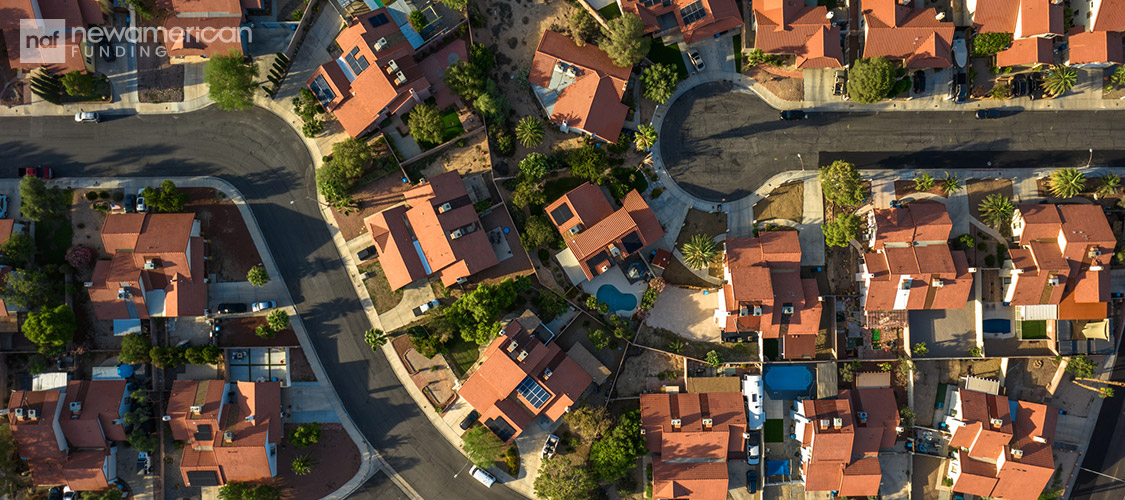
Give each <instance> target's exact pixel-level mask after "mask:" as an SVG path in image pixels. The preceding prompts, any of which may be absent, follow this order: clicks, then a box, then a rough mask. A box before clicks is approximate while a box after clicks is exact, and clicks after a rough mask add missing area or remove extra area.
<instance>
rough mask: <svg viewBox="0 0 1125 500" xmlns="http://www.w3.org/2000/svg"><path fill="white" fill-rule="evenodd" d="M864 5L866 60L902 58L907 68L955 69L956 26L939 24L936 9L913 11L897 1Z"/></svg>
mask: <svg viewBox="0 0 1125 500" xmlns="http://www.w3.org/2000/svg"><path fill="white" fill-rule="evenodd" d="M864 6H865V7H867V8H865V9H864V11H863V15H864V19H865V20H866V23H867V32H866V35H865V40H864V47H863V57H887V58H891V59H903V60H905V62H906V67H907V68H948V67H950V66H952V60H951V58H950V54H951V52H950V43H951V42H952V40H953V31H954V26H953V23H949V22H942V21H938V20H937V18H936V16H937V11H936V10H934V9H932V8H929V9H912V8H910V7H905V6H902V5H900V4H899V3H898V2H897V1H896V0H868V1H867V2H866V3H865V4H864Z"/></svg>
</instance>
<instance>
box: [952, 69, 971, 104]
mask: <svg viewBox="0 0 1125 500" xmlns="http://www.w3.org/2000/svg"><path fill="white" fill-rule="evenodd" d="M968 97H969V77H968V75H966V74H965V73H957V74H956V75H954V76H953V80H951V81H950V82H949V99H950V100H951V101H953V102H956V103H958V104H960V103H963V102H965V99H968Z"/></svg>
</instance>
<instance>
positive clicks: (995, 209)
mask: <svg viewBox="0 0 1125 500" xmlns="http://www.w3.org/2000/svg"><path fill="white" fill-rule="evenodd" d="M977 210H979V211H980V214H981V217H983V218H984V222H985V224H988V225H989V226H991V227H993V228H999V227H1001V226H1006V225H1008V224H1010V223H1011V222H1012V213H1013V212H1015V211H1016V206H1015V205H1014V204H1012V199H1011V198H1008V197H1007V196H1004V195H1002V194H1000V193H992V194H990V195H988V196H985V197H984V199H983V200H981V202H980V205H979V206H977Z"/></svg>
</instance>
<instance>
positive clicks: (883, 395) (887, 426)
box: [855, 388, 901, 449]
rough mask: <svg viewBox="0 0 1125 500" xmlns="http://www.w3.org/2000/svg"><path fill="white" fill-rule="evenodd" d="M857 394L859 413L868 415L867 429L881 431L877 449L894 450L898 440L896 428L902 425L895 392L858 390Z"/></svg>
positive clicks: (888, 389)
mask: <svg viewBox="0 0 1125 500" xmlns="http://www.w3.org/2000/svg"><path fill="white" fill-rule="evenodd" d="M855 392H856V396H857V401H858V402H859V405H858V408H859V409H858V410H857V411H863V412H866V413H867V424H866V425H867V428H868V429H879V430H880V431H881V432H880V434H879V436H878V439H879V441H878V443H879V444H878V446H877V447H876V449H889V448H894V446H895V440H896V439H897V438H898V431H897V430H896V428H897V427H898V426H899V424H900V423H901V420H900V418H899V415H898V403H897V402H895V393H894V390H893V389H890V388H878V389H856V391H855Z"/></svg>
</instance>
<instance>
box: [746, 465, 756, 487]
mask: <svg viewBox="0 0 1125 500" xmlns="http://www.w3.org/2000/svg"><path fill="white" fill-rule="evenodd" d="M746 492H747V493H750V494H754V493H757V492H758V468H757V467H751V468H750V470H748V471H746Z"/></svg>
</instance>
